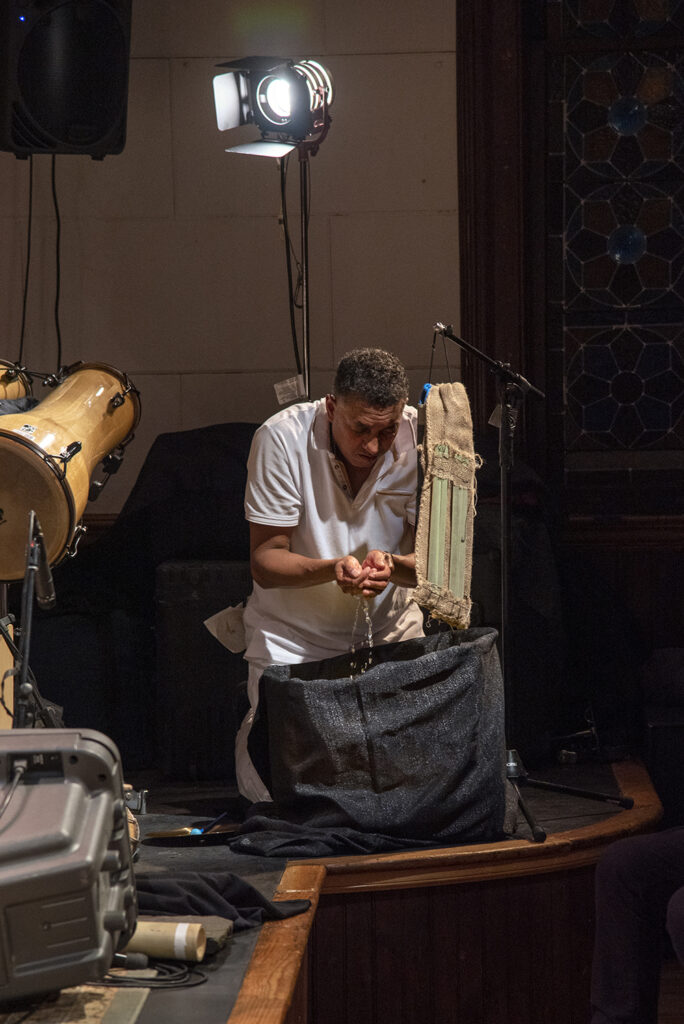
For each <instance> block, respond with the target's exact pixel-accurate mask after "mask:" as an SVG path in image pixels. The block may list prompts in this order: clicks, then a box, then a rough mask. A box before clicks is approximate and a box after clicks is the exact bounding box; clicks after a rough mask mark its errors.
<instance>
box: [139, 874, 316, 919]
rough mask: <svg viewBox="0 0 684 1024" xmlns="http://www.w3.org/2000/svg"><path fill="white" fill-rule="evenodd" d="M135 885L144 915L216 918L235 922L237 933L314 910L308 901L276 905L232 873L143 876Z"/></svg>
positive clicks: (140, 909)
mask: <svg viewBox="0 0 684 1024" xmlns="http://www.w3.org/2000/svg"><path fill="white" fill-rule="evenodd" d="M135 881H136V889H137V894H138V910H139V912H140V913H141V914H164V915H166V916H167V917H173V916H178V917H185V916H187V915H188V914H199V915H203V916H208V915H216V916H218V917H224V918H227V920H229V921H232V922H233V929H234V931H236V932H240V931H245V929H247V928H255V927H257V926H258V925H260V924H263V923H264V921H282V920H283V919H284V918H286V917H294V915H295V914H303V913H304V911H305V910H308V909H309V907H310V906H311V903H310V901H309V900H280V901H279V902H278V903H274V902H272V901H271V900H269V899H267V898H266V897H265V896H264V895H262V893H260V892H259V890H258V889H255V888H254V886H253V885H250V884H249V882H245V880H244V879H243V878H240V876H239V875H234V874H231V873H230V872H225V873H222V872H212V873H209V872H206V873H203V872H198V871H187V872H179V873H178V874H176V875H173V876H171V877H169V876H168V875H154V874H149V875H148V874H144V873H141V874H138V875H136V879H135Z"/></svg>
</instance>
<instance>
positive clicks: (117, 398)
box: [111, 391, 126, 409]
mask: <svg viewBox="0 0 684 1024" xmlns="http://www.w3.org/2000/svg"><path fill="white" fill-rule="evenodd" d="M125 401H126V399H125V397H124V396H123V395H122V394H121V392H120V391H119V392H117V393H116V394H115V395H113V396H112V399H111V406H112V409H118V408H119V406H120V405H123V404H124V402H125Z"/></svg>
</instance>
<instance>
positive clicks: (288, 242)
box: [278, 154, 302, 374]
mask: <svg viewBox="0 0 684 1024" xmlns="http://www.w3.org/2000/svg"><path fill="white" fill-rule="evenodd" d="M290 156H291V154H288V155H287V156H286V157H283V158H281V159H280V160H279V161H278V164H279V165H280V220H281V224H282V225H283V234H284V236H285V263H286V266H287V295H288V305H289V310H290V330H291V332H292V346H293V348H294V357H295V364H296V366H297V373H299V374H301V372H302V360H301V356H300V354H299V340H298V338H297V324H296V320H295V309H300V308H301V304H300V305H298V304H297V294H298V293H299V290H300V287H301V280H302V269H301V266H300V264H299V260H298V259H297V256H296V254H295V251H294V246H293V245H292V239H291V238H290V227H289V224H288V218H287V171H288V166H289V161H290ZM293 258H294V261H295V263H296V264H297V287H296V289H294V288H293V284H292V260H293Z"/></svg>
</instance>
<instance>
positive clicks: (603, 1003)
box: [591, 827, 684, 1024]
mask: <svg viewBox="0 0 684 1024" xmlns="http://www.w3.org/2000/svg"><path fill="white" fill-rule="evenodd" d="M668 936H669V941H670V944H671V946H672V948H673V950H674V952H675V954H676V956H677V959H678V960H679V962H680V963H684V828H683V827H678V828H671V829H666V830H665V831H663V832H656V833H654V834H652V835H644V836H630V837H628V838H627V839H621V840H619V841H618V842H616V843H613V844H612V845H611V846H609V847H608V849H607V850H606V851H605V853H604V854H603V855H602V857H601V859H600V860H599V862H598V864H597V866H596V935H595V942H594V960H593V964H592V978H591V1006H592V1016H591V1024H656V1022H657V1019H658V996H659V985H660V967H661V964H662V960H663V956H664V952H665V948H666V938H667V937H668Z"/></svg>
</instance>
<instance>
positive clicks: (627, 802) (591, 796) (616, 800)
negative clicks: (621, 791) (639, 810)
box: [525, 778, 634, 810]
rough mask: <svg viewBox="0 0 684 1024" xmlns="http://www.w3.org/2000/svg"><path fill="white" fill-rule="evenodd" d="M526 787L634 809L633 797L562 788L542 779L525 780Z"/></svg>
mask: <svg viewBox="0 0 684 1024" xmlns="http://www.w3.org/2000/svg"><path fill="white" fill-rule="evenodd" d="M525 785H526V786H534V787H535V788H536V789H551V790H553V791H554V792H556V793H570V794H571V796H583V797H586V798H587V800H603V801H604V803H607V804H616V805H617V806H618V807H626V808H627V809H628V810H629V808H630V807H634V801H633V800H632V798H631V796H612V795H611V794H610V793H597V792H596V791H595V790H593V789H575V788H574V787H573V786H561V785H559V784H558V783H556V782H544V781H542V779H530V778H526V779H525Z"/></svg>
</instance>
